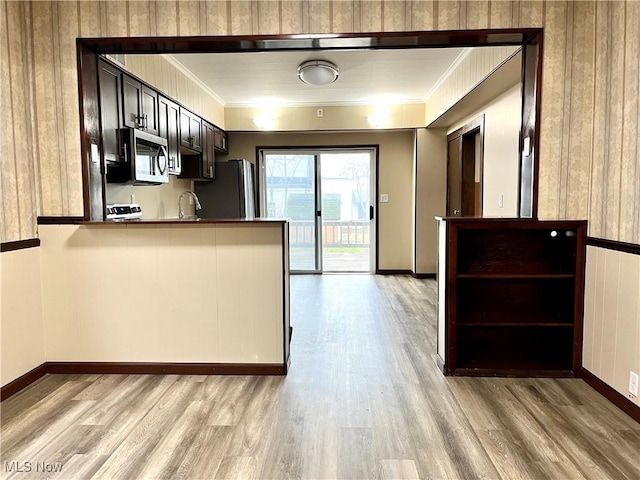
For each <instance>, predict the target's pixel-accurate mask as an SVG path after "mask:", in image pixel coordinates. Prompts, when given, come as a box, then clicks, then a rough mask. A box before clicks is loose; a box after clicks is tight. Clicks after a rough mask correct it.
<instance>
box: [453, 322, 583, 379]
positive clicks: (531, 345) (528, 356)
mask: <svg viewBox="0 0 640 480" xmlns="http://www.w3.org/2000/svg"><path fill="white" fill-rule="evenodd" d="M457 336H458V361H457V367H458V368H484V369H493V370H572V351H573V349H572V343H573V331H572V329H567V328H553V329H550V328H547V327H544V326H528V327H520V328H511V327H510V326H503V327H495V328H491V329H487V328H484V327H478V326H476V327H473V328H461V329H459V330H458V332H457Z"/></svg>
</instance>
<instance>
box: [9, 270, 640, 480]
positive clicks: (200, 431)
mask: <svg viewBox="0 0 640 480" xmlns="http://www.w3.org/2000/svg"><path fill="white" fill-rule="evenodd" d="M434 299H435V282H434V281H432V280H416V279H413V278H410V277H403V276H397V277H396V276H391V277H381V276H368V275H325V276H316V275H312V276H296V277H293V278H292V324H293V325H294V334H293V342H292V363H291V371H290V374H289V375H288V376H287V377H222V376H221V377H205V376H137V375H131V376H127V375H92V376H89V375H85V376H79V375H72V376H64V375H48V376H46V377H44V378H43V379H41V380H40V381H38V382H37V383H35V384H33V385H32V386H31V387H29V388H28V389H26V390H24V391H23V392H21V393H19V394H18V395H16V396H14V397H12V398H10V399H8V400H7V401H5V402H3V403H2V430H1V433H2V440H1V442H2V444H1V447H2V454H1V458H2V474H1V476H2V477H3V478H43V477H48V478H64V479H76V478H97V479H111V478H121V479H132V478H186V479H191V478H193V479H205V478H242V479H244V478H248V479H250V478H264V479H280V478H314V479H316V478H317V479H319V478H331V479H333V478H350V479H369V478H381V479H391V478H411V479H413V478H433V479H447V478H451V479H466V478H487V479H498V478H503V479H516V478H531V479H543V478H553V479H565V478H593V479H607V478H611V479H624V478H628V479H638V478H640V453H639V452H640V425H638V424H637V423H635V422H634V421H633V420H631V419H630V418H629V417H627V416H626V415H625V414H624V413H622V412H621V411H619V410H618V409H617V408H616V407H614V406H613V405H611V404H610V403H608V402H607V401H606V400H605V399H604V398H603V397H601V396H600V395H599V394H598V393H596V392H595V391H594V390H592V389H591V388H590V387H589V386H588V385H587V384H585V383H584V382H583V381H582V380H577V379H563V380H552V379H478V378H450V377H449V378H445V377H443V376H442V374H441V373H440V372H438V370H437V368H436V365H435V362H434V352H435V312H434V303H435V300H434ZM26 461H30V462H33V463H32V465H31V468H32V471H31V472H29V473H15V472H14V473H10V472H8V471H7V470H8V466H11V465H13V466H14V467H15V466H16V465H17V464H12V463H9V464H5V462H20V463H19V465H20V466H21V467H22V468H23V469H24V467H25V465H26V464H24V463H23V462H26ZM35 462H42V463H40V464H39V466H40V467H41V468H42V466H43V464H47V465H49V467H48V468H49V469H53V468H55V467H56V465H57V466H58V468H62V471H61V472H58V473H57V474H51V473H43V472H36V467H37V465H36V463H35Z"/></svg>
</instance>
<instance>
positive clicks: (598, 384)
mask: <svg viewBox="0 0 640 480" xmlns="http://www.w3.org/2000/svg"><path fill="white" fill-rule="evenodd" d="M580 377H581V378H582V379H583V380H584V381H585V382H586V383H587V384H588V385H589V386H591V387H592V388H593V389H594V390H595V391H596V392H598V393H599V394H600V395H602V396H603V397H604V398H606V399H607V400H609V401H610V402H611V403H613V404H614V405H615V406H616V407H618V408H619V409H620V410H622V411H623V412H624V413H626V414H627V415H629V416H630V417H631V418H633V419H634V420H635V421H636V422H638V423H640V407H639V406H638V405H636V404H635V403H633V402H632V401H631V400H629V399H628V398H626V397H625V396H624V395H622V394H621V393H620V392H618V391H617V390H614V389H613V388H612V387H611V386H609V385H607V384H606V383H605V382H603V381H602V380H600V379H599V378H598V377H596V376H595V375H594V374H593V373H591V372H590V371H589V370H587V369H585V368H584V367H582V369H581V370H580Z"/></svg>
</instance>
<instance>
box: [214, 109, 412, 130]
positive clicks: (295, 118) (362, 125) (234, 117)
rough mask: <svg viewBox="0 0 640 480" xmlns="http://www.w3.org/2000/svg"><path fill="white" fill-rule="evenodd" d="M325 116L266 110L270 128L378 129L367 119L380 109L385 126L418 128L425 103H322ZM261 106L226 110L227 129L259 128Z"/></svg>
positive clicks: (304, 111)
mask: <svg viewBox="0 0 640 480" xmlns="http://www.w3.org/2000/svg"><path fill="white" fill-rule="evenodd" d="M321 108H322V109H323V116H322V117H321V118H318V115H317V109H318V107H273V108H269V109H268V110H266V112H267V113H268V114H269V115H273V127H272V128H269V129H268V130H271V131H300V130H376V127H374V126H372V125H371V124H370V123H369V121H368V120H367V119H368V117H370V116H372V115H375V114H376V113H377V111H378V109H379V108H382V109H383V111H385V112H386V114H387V116H388V117H387V118H388V123H387V124H386V125H384V128H390V129H391V128H417V127H422V126H424V104H422V103H420V104H407V105H389V106H387V107H380V106H376V105H350V106H322V107H321ZM264 114H265V110H263V109H260V108H227V109H225V118H226V125H227V129H228V130H236V131H260V130H261V129H260V128H258V127H256V126H255V124H254V123H253V119H254V118H255V117H257V116H260V115H264Z"/></svg>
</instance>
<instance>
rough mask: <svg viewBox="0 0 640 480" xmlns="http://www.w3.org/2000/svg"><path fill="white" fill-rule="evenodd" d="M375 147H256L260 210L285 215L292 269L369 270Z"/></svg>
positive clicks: (372, 261)
mask: <svg viewBox="0 0 640 480" xmlns="http://www.w3.org/2000/svg"><path fill="white" fill-rule="evenodd" d="M375 161H376V151H375V148H340V149H335V148H326V149H313V150H309V149H286V150H278V149H260V150H259V155H258V163H259V165H258V167H259V172H260V174H259V182H260V195H259V202H260V215H261V216H262V217H265V218H288V219H289V252H290V253H289V255H290V268H291V271H292V272H293V273H325V272H343V273H374V272H375V269H376V265H375V257H376V256H375V245H376V233H375V232H376V230H375V222H374V221H373V220H374V218H375V210H376V204H375V201H374V200H375V185H376V178H375V172H376V168H375Z"/></svg>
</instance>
